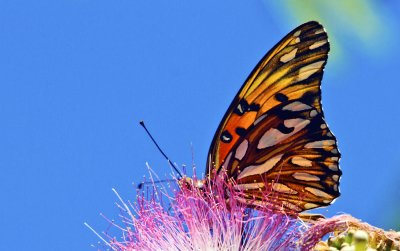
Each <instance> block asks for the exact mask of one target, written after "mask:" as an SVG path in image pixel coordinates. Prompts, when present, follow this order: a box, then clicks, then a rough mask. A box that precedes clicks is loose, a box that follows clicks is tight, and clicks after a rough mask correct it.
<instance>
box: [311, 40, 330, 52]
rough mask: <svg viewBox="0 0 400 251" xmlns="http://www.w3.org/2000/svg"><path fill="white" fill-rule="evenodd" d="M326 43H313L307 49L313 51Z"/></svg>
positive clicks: (324, 41)
mask: <svg viewBox="0 0 400 251" xmlns="http://www.w3.org/2000/svg"><path fill="white" fill-rule="evenodd" d="M327 42H328V40H326V39H325V40H321V41H317V42H315V43H313V44H312V45H310V47H308V48H309V49H310V50H314V49H316V48H318V47H321V46H323V45H324V44H326V43H327Z"/></svg>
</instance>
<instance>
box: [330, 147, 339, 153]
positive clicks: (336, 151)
mask: <svg viewBox="0 0 400 251" xmlns="http://www.w3.org/2000/svg"><path fill="white" fill-rule="evenodd" d="M331 153H333V154H338V153H339V152H338V150H337V149H336V148H335V149H332V150H331Z"/></svg>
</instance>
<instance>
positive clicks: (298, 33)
mask: <svg viewBox="0 0 400 251" xmlns="http://www.w3.org/2000/svg"><path fill="white" fill-rule="evenodd" d="M300 33H301V30H298V31H296V32H295V33H294V34H293V36H295V37H298V36H300Z"/></svg>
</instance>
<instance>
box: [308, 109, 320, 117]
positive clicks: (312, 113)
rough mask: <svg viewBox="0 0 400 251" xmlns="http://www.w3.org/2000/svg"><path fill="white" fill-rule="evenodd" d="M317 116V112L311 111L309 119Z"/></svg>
mask: <svg viewBox="0 0 400 251" xmlns="http://www.w3.org/2000/svg"><path fill="white" fill-rule="evenodd" d="M317 114H318V112H317V111H316V110H312V111H311V112H310V117H311V118H314V117H315V116H317Z"/></svg>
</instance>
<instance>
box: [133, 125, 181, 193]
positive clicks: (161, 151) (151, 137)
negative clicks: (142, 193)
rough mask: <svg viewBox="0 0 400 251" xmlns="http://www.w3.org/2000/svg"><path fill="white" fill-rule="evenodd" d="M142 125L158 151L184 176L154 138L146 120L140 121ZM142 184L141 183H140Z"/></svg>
mask: <svg viewBox="0 0 400 251" xmlns="http://www.w3.org/2000/svg"><path fill="white" fill-rule="evenodd" d="M140 125H141V126H143V128H144V130H145V131H146V133H147V135H149V137H150V139H151V140H152V141H153V143H154V144H155V145H156V147H157V149H158V151H160V153H161V154H162V155H163V156H164V158H166V159H167V161H168V163H169V164H170V165H171V166H172V168H173V169H174V170H175V172H177V173H178V175H179V178H182V177H183V175H182V173H181V172H180V171H179V169H178V168H177V167H176V165H175V164H174V163H173V162H172V161H171V160H170V159H169V158H168V156H167V155H166V154H165V153H164V152H163V150H161V148H160V146H159V145H158V144H157V142H156V141H155V139H154V138H153V136H152V135H151V133H150V132H149V130H147V127H146V126H145V124H144V121H143V120H142V121H140ZM139 185H140V184H139Z"/></svg>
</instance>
